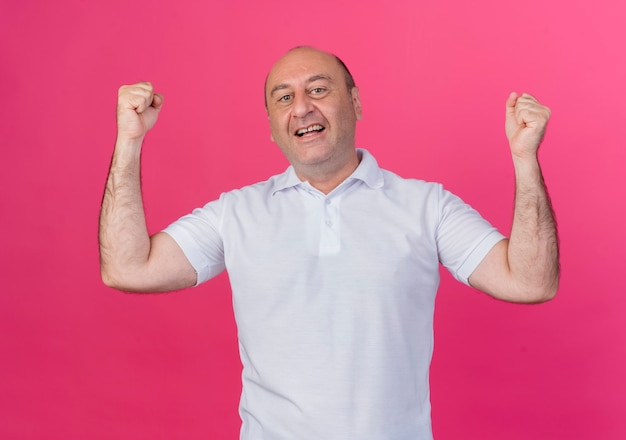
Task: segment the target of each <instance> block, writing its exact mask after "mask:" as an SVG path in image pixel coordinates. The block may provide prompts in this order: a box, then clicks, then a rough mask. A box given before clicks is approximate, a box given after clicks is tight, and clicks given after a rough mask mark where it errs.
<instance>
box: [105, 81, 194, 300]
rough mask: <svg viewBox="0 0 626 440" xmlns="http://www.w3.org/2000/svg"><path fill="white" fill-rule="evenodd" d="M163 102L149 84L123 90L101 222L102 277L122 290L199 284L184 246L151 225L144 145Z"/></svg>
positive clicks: (137, 290)
mask: <svg viewBox="0 0 626 440" xmlns="http://www.w3.org/2000/svg"><path fill="white" fill-rule="evenodd" d="M161 103H162V98H161V97H160V96H158V95H154V94H153V93H152V86H151V85H149V84H147V83H142V84H139V85H135V86H128V87H127V88H124V87H123V88H121V89H120V95H119V99H118V137H117V141H116V144H115V150H114V153H113V159H112V161H111V167H110V170H109V176H108V179H107V183H106V188H105V192H104V197H103V200H102V209H101V211H100V224H99V243H100V270H101V275H102V280H103V281H104V283H105V284H106V285H108V286H110V287H114V288H116V289H119V290H125V291H132V292H164V291H171V290H176V289H181V288H184V287H189V286H192V285H194V284H195V282H196V273H195V271H194V269H193V267H192V266H191V264H190V263H189V261H188V260H187V258H186V257H185V255H184V254H183V252H182V250H181V249H180V247H179V246H178V244H177V243H176V242H175V241H174V240H173V239H172V238H171V237H170V236H169V235H167V234H164V233H159V234H156V235H154V236H152V237H150V236H149V234H148V230H147V227H146V220H145V214H144V207H143V200H142V195H141V176H140V174H141V172H140V170H141V163H140V162H141V145H142V143H143V139H144V137H145V134H146V132H147V131H148V130H149V129H150V128H151V127H152V126H153V125H154V123H155V122H156V118H157V114H158V110H159V109H160V105H161Z"/></svg>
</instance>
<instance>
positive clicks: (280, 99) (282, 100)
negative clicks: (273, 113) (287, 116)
mask: <svg viewBox="0 0 626 440" xmlns="http://www.w3.org/2000/svg"><path fill="white" fill-rule="evenodd" d="M278 101H279V102H287V101H291V95H283V96H281V97H280V98H278Z"/></svg>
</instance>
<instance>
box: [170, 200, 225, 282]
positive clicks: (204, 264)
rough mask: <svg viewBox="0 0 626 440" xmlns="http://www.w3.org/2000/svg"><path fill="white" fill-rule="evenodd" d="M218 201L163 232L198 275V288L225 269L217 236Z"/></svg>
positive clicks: (220, 243) (222, 250)
mask: <svg viewBox="0 0 626 440" xmlns="http://www.w3.org/2000/svg"><path fill="white" fill-rule="evenodd" d="M221 205H222V200H221V199H220V200H216V201H213V202H210V203H208V204H207V205H205V206H204V207H202V208H197V209H195V210H194V211H193V212H192V213H190V214H188V215H185V216H184V217H181V218H180V219H178V220H176V221H175V222H174V223H172V224H170V225H169V226H168V227H167V228H165V229H164V230H163V232H165V233H167V234H169V235H170V236H171V237H172V238H173V239H174V240H175V241H176V243H178V245H179V246H180V248H181V249H182V251H183V253H184V254H185V256H186V257H187V259H188V260H189V262H190V263H191V265H192V266H193V268H194V269H195V271H196V273H197V274H198V279H197V284H196V285H198V284H201V283H203V282H205V281H207V280H209V279H211V278H213V277H215V276H216V275H218V274H220V273H221V272H222V271H223V270H224V269H225V263H224V245H223V241H222V237H221V235H220V232H219V230H220V223H221V209H220V207H221Z"/></svg>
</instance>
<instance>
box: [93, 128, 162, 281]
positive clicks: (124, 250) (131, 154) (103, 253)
mask: <svg viewBox="0 0 626 440" xmlns="http://www.w3.org/2000/svg"><path fill="white" fill-rule="evenodd" d="M137 142H139V143H140V141H135V142H124V141H119V140H118V142H117V144H116V147H115V151H114V154H113V158H112V161H111V168H110V170H109V176H108V179H107V183H106V188H105V192H104V197H103V200H102V209H101V212H100V228H99V241H100V267H101V273H102V279H103V281H104V282H105V284H107V285H109V286H112V287H118V288H123V284H125V283H126V281H125V280H126V279H128V278H129V277H130V276H132V274H135V273H137V272H138V268H140V267H141V266H142V265H145V264H146V263H147V261H148V257H149V254H150V237H149V235H148V230H147V227H146V220H145V214H144V208H143V200H142V195H141V169H140V154H141V153H140V151H141V150H140V145H137Z"/></svg>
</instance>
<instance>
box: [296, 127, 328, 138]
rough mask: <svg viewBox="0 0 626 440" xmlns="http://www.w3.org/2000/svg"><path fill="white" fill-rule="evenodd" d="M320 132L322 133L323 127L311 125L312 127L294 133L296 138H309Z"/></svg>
mask: <svg viewBox="0 0 626 440" xmlns="http://www.w3.org/2000/svg"><path fill="white" fill-rule="evenodd" d="M322 131H324V127H323V126H321V125H319V124H313V125H309V126H308V127H306V128H301V129H299V130H298V131H296V136H298V137H304V136H311V135H314V134H316V133H321V132H322Z"/></svg>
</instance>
